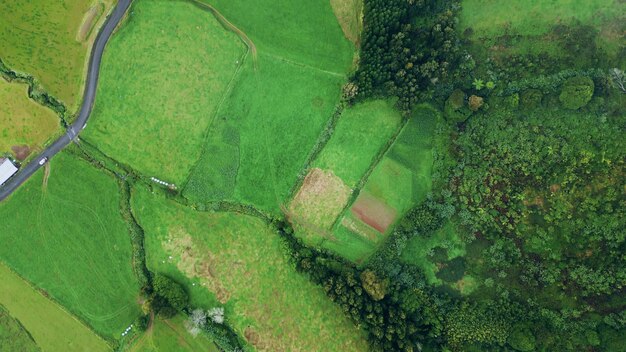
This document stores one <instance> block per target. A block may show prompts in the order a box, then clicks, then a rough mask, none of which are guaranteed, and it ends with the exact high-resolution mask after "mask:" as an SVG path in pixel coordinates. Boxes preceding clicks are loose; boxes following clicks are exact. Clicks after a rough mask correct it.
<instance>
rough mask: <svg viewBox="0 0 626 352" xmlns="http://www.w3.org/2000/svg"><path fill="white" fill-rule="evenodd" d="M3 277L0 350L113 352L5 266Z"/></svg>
mask: <svg viewBox="0 0 626 352" xmlns="http://www.w3.org/2000/svg"><path fill="white" fill-rule="evenodd" d="M0 277H2V280H0V351H7V352H9V351H36V350H38V349H37V347H39V348H40V349H41V350H43V351H94V352H98V351H110V350H111V347H110V346H109V345H108V344H107V343H106V342H105V341H104V340H103V339H101V338H100V337H99V336H98V335H96V334H95V333H94V332H93V331H91V330H90V329H89V328H88V327H86V326H85V325H84V324H83V323H81V322H80V321H79V320H77V319H76V318H75V317H74V316H72V315H71V314H69V313H68V312H67V311H65V310H64V309H63V308H61V307H60V306H59V305H58V304H56V303H55V302H53V301H51V300H50V299H48V298H46V297H45V296H44V295H43V294H42V293H41V292H39V291H38V290H37V289H35V288H33V286H31V285H30V284H28V283H27V282H26V281H24V280H23V279H22V278H21V277H19V276H18V275H16V274H15V273H14V272H13V271H11V270H10V269H9V268H8V267H6V266H5V265H4V264H2V263H0ZM2 306H4V308H5V310H3V309H2ZM9 315H10V316H9ZM7 317H8V318H11V317H13V318H14V319H15V320H18V321H19V324H21V325H22V326H21V327H20V326H19V325H16V322H15V320H14V321H13V322H11V319H8V318H7ZM26 331H27V332H26ZM7 334H8V335H7ZM28 334H30V336H29V335H28ZM32 340H34V341H32Z"/></svg>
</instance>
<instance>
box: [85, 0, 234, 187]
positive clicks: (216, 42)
mask: <svg viewBox="0 0 626 352" xmlns="http://www.w3.org/2000/svg"><path fill="white" fill-rule="evenodd" d="M243 53H244V45H243V44H242V43H241V42H240V40H239V39H238V38H237V36H236V35H235V34H233V33H231V32H228V31H226V30H225V29H224V28H223V27H222V26H221V25H220V24H219V22H218V21H217V20H215V18H214V17H213V16H212V15H211V14H210V13H209V12H208V11H204V10H201V9H199V8H197V7H196V6H195V5H193V4H191V3H187V2H180V1H173V2H169V1H165V2H163V1H145V0H142V1H137V2H135V3H134V4H133V10H132V14H131V15H130V18H129V21H128V22H127V23H126V24H125V25H124V26H123V27H122V28H121V29H120V30H119V31H118V32H117V34H116V35H115V36H114V37H113V38H112V39H111V41H110V43H109V44H108V47H107V50H106V52H105V54H104V57H103V63H102V68H101V71H102V74H101V79H100V86H99V89H98V96H97V99H96V105H95V108H94V112H93V117H92V120H91V121H90V123H89V128H88V129H87V130H86V131H85V135H84V136H85V138H86V139H88V140H89V141H91V142H93V143H94V144H96V145H97V147H98V148H99V149H100V150H102V151H103V152H104V153H105V154H107V155H108V156H110V157H112V158H114V159H116V160H118V161H121V162H123V163H126V164H128V165H130V166H132V167H133V168H135V169H137V170H138V171H140V172H142V173H144V174H146V175H148V176H155V177H157V178H160V179H163V180H165V181H168V182H170V183H175V184H177V185H181V184H182V183H183V182H184V180H185V179H186V178H187V175H188V173H189V171H190V169H191V168H192V167H193V165H194V164H195V162H196V160H198V158H199V157H200V153H201V150H202V146H203V144H204V143H203V142H204V139H205V133H206V130H207V128H208V126H209V125H210V123H211V121H212V120H213V118H214V114H215V111H216V109H217V107H218V106H219V104H220V102H221V101H222V99H223V97H224V94H225V92H226V89H227V86H228V84H229V82H230V80H231V79H232V78H233V75H234V73H235V70H236V69H237V67H238V65H239V64H240V60H241V57H242V55H243Z"/></svg>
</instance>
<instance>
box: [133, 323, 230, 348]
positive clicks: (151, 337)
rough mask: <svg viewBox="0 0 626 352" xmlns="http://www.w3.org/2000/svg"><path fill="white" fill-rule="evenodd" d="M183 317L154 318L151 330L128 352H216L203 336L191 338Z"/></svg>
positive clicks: (209, 341)
mask: <svg viewBox="0 0 626 352" xmlns="http://www.w3.org/2000/svg"><path fill="white" fill-rule="evenodd" d="M185 319H186V317H185V316H183V315H177V316H175V317H173V318H171V319H167V320H164V319H161V318H159V317H157V318H155V319H154V320H153V322H152V329H151V330H149V331H146V333H145V334H144V335H143V336H141V337H139V339H138V340H137V342H136V343H135V344H134V345H133V346H132V347H131V348H129V351H130V352H170V351H178V352H194V351H204V352H217V351H218V349H217V347H216V346H215V344H214V343H213V342H212V341H211V340H210V339H209V338H208V337H207V336H206V335H204V334H199V335H197V336H193V335H191V334H190V333H189V331H187V329H186V328H185V325H184V324H185Z"/></svg>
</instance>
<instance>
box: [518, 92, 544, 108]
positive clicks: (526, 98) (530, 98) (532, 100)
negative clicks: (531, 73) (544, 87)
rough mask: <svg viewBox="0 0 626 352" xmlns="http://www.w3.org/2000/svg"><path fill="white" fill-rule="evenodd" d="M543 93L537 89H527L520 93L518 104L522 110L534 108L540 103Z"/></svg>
mask: <svg viewBox="0 0 626 352" xmlns="http://www.w3.org/2000/svg"><path fill="white" fill-rule="evenodd" d="M542 98H543V93H541V91H540V90H538V89H529V90H526V91H524V92H523V93H522V94H521V95H520V105H521V108H522V109H524V110H532V109H536V108H538V107H539V106H540V105H541V99H542Z"/></svg>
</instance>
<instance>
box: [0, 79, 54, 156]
mask: <svg viewBox="0 0 626 352" xmlns="http://www.w3.org/2000/svg"><path fill="white" fill-rule="evenodd" d="M0 102H1V103H0V126H2V127H0V153H4V152H8V151H11V147H13V146H18V145H27V146H28V147H29V148H30V149H35V150H37V149H40V148H41V147H42V146H43V145H44V144H45V143H46V141H48V140H49V139H50V138H52V137H53V136H54V135H55V134H57V133H58V132H60V131H61V120H60V119H59V116H57V115H56V113H55V112H54V111H52V110H50V109H48V108H46V107H44V106H42V105H39V104H38V103H36V102H35V101H33V100H31V99H29V98H28V86H27V85H26V84H18V83H9V82H7V81H5V80H4V79H2V78H0Z"/></svg>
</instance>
